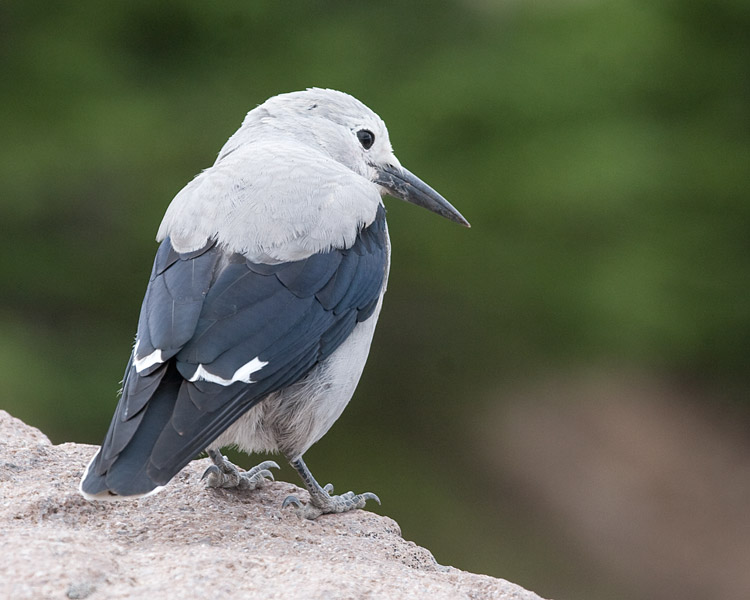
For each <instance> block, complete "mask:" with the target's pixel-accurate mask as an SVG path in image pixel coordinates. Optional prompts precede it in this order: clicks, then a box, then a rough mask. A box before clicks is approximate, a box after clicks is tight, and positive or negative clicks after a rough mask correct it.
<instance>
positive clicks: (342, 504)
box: [281, 456, 380, 519]
mask: <svg viewBox="0 0 750 600" xmlns="http://www.w3.org/2000/svg"><path fill="white" fill-rule="evenodd" d="M289 463H290V464H291V465H292V466H293V467H294V468H295V469H296V470H297V473H299V474H300V477H302V481H304V482H305V487H306V488H307V491H308V492H310V502H308V503H307V504H302V502H300V500H299V498H297V497H296V496H287V497H286V498H285V499H284V502H283V504H282V505H281V507H282V508H286V507H287V506H289V505H290V504H293V505H294V507H295V510H296V512H297V516H298V517H304V518H305V519H317V518H318V517H319V516H320V515H323V514H327V513H341V512H347V511H349V510H354V509H355V508H364V507H365V503H366V502H367V501H368V500H375V502H377V503H378V504H380V498H378V497H377V496H376V495H375V494H373V493H372V492H365V493H364V494H355V493H354V492H347V493H346V494H341V495H340V496H331V492H333V485H332V484H330V483H329V484H327V485H326V486H325V487H321V486H320V484H319V483H318V482H317V481H315V477H313V475H312V473H310V469H308V468H307V465H306V464H305V461H304V460H302V457H301V456H300V457H298V458H295V459H294V460H290V461H289Z"/></svg>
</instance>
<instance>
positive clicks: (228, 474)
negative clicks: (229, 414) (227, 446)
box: [201, 450, 279, 490]
mask: <svg viewBox="0 0 750 600" xmlns="http://www.w3.org/2000/svg"><path fill="white" fill-rule="evenodd" d="M207 452H208V456H209V458H210V459H211V460H212V461H213V463H214V464H212V465H211V466H210V467H208V469H206V471H205V472H204V473H203V477H201V479H205V480H206V484H207V485H208V487H212V488H236V489H238V490H254V489H255V488H259V487H263V485H264V484H265V483H266V481H267V480H268V479H270V480H271V481H273V474H272V473H271V471H269V469H271V468H274V469H278V468H279V465H277V464H276V463H275V462H274V461H272V460H267V461H264V462H262V463H260V464H259V465H256V466H255V467H253V468H252V469H250V470H249V471H240V470H239V469H238V468H237V467H235V466H234V465H233V464H232V463H230V462H229V460H228V459H227V457H226V456H223V455H222V454H221V452H219V451H218V450H208V451H207Z"/></svg>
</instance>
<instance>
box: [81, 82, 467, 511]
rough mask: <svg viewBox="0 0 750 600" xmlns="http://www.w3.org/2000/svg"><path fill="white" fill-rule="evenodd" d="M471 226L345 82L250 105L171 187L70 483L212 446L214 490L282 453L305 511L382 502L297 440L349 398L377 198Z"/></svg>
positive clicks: (379, 231)
mask: <svg viewBox="0 0 750 600" xmlns="http://www.w3.org/2000/svg"><path fill="white" fill-rule="evenodd" d="M386 195H390V196H393V197H395V198H398V199H401V200H405V201H406V202H409V203H412V204H415V205H417V206H421V207H423V208H426V209H428V210H430V211H433V212H435V213H437V214H439V215H441V216H443V217H445V218H447V219H449V220H451V221H454V222H456V223H458V224H460V225H463V226H465V227H469V226H470V225H469V223H468V221H467V220H466V219H465V218H464V217H463V216H462V215H461V214H460V213H459V212H458V210H456V209H455V208H454V207H453V206H452V205H451V204H450V203H449V202H448V201H447V200H446V199H445V198H443V196H441V195H440V194H439V193H438V192H436V191H435V190H434V189H433V188H431V187H430V186H429V185H427V184H426V183H424V182H423V181H422V180H421V179H419V178H418V177H417V176H416V175H414V174H413V173H411V172H410V171H409V170H407V169H406V168H404V167H403V166H402V165H401V163H400V162H399V161H398V159H397V158H396V156H395V155H394V153H393V149H392V147H391V143H390V140H389V136H388V130H387V129H386V126H385V123H384V122H383V121H382V119H381V118H380V117H378V115H377V114H375V113H374V112H373V111H372V110H370V109H369V108H368V107H367V106H365V105H364V104H363V103H361V102H360V101H359V100H357V99H355V98H354V97H353V96H351V95H349V94H346V93H344V92H340V91H336V90H331V89H322V88H308V89H306V90H303V91H297V92H290V93H283V94H279V95H276V96H273V97H271V98H269V99H268V100H266V101H265V102H264V103H262V104H260V105H258V106H257V107H255V108H254V109H252V110H250V111H249V112H248V113H247V115H246V116H245V118H244V120H243V121H242V124H241V126H240V127H239V129H238V130H237V131H236V132H235V133H234V134H233V135H232V136H231V137H230V138H229V139H228V141H227V142H226V143H225V144H224V146H223V147H222V148H221V150H220V152H219V154H218V156H217V158H216V161H215V162H214V164H213V165H212V166H210V167H209V168H207V169H205V170H203V171H202V172H201V173H199V174H198V175H197V176H196V177H195V178H194V179H193V180H192V181H191V182H190V183H188V184H187V185H186V186H185V187H184V188H182V190H181V191H179V192H178V193H177V195H176V196H175V197H174V199H173V200H172V201H171V203H170V204H169V206H168V207H167V210H166V213H165V215H164V218H163V220H162V222H161V225H160V227H159V229H158V233H157V236H156V240H157V242H159V247H158V250H157V251H156V256H155V259H154V264H153V269H152V271H151V276H150V278H149V282H148V285H147V288H146V292H145V297H144V300H143V303H142V306H141V311H140V316H139V319H138V326H137V333H136V337H135V342H134V344H133V347H132V351H131V353H130V358H129V361H128V363H127V366H126V369H125V374H124V377H123V380H122V387H121V390H120V392H119V400H118V403H117V407H116V409H115V412H114V415H113V417H112V421H111V424H110V426H109V429H108V431H107V433H106V436H105V438H104V441H103V443H102V445H101V447H100V448H99V450H98V451H97V452H96V454H95V455H94V457H93V458H92V459H91V462H90V463H89V464H88V466H87V467H86V469H85V472H84V474H83V477H82V479H81V482H80V485H79V491H80V493H81V494H82V495H83V496H84V497H85V498H86V499H88V500H93V501H95V500H117V499H127V498H133V497H142V496H147V495H150V494H153V493H154V492H157V491H159V490H160V489H162V488H163V487H164V486H165V485H166V484H167V483H168V482H169V481H170V480H171V479H172V478H173V477H174V476H175V475H176V474H177V473H178V472H180V471H181V470H182V469H183V468H184V467H185V466H186V465H187V464H188V463H189V462H190V461H191V460H192V459H194V458H195V457H197V456H198V455H200V454H201V453H203V452H206V453H207V454H208V456H209V458H210V459H211V463H212V464H211V466H209V467H208V469H207V470H206V472H205V473H204V476H203V479H205V480H206V484H207V486H208V487H209V488H227V489H239V490H252V489H256V488H259V487H262V486H263V485H265V484H266V483H267V482H269V481H271V480H273V475H272V473H271V471H270V469H272V468H279V467H278V464H277V463H276V462H275V461H273V460H266V461H263V462H261V463H260V464H259V465H257V466H256V467H253V468H251V469H249V470H247V471H243V470H240V469H239V468H238V467H236V466H235V465H233V464H232V463H231V462H230V461H229V460H228V459H227V457H226V456H224V455H223V454H222V453H221V450H222V448H224V447H230V446H231V447H236V448H238V449H239V450H241V451H243V452H246V453H248V454H250V453H280V454H281V455H282V456H283V457H284V458H285V459H286V460H287V461H288V462H289V463H290V464H291V465H292V467H294V469H295V470H296V471H297V472H298V473H299V475H300V477H301V479H302V481H303V482H304V484H305V487H306V488H307V491H308V492H309V501H308V502H302V501H300V499H299V498H298V497H297V496H294V495H292V496H288V497H287V498H285V500H284V501H283V504H282V506H283V507H284V508H286V507H289V506H291V507H292V509H293V510H295V511H297V514H298V516H300V517H301V518H306V519H315V518H317V517H318V516H320V515H322V514H327V513H342V512H346V511H349V510H353V509H358V508H364V506H365V504H366V502H367V501H368V500H373V501H376V502H378V503H380V499H379V498H378V497H377V495H376V494H374V493H372V492H364V493H358V494H355V493H354V492H352V491H350V492H347V493H345V494H341V495H335V494H333V486H332V485H331V484H327V485H325V486H321V485H320V484H319V483H318V482H317V481H316V480H315V478H314V477H313V475H312V473H311V471H310V469H309V468H308V467H307V465H306V464H305V461H304V460H303V455H304V453H305V452H306V451H307V450H308V449H309V448H310V447H311V446H312V445H313V444H314V443H315V442H317V441H318V440H319V439H320V438H321V437H322V436H323V435H324V434H325V433H326V432H327V431H328V430H329V428H330V427H331V426H332V425H333V423H334V422H335V421H336V420H337V419H338V417H339V416H340V415H341V413H342V411H343V410H344V408H345V407H346V405H347V404H348V403H349V401H350V399H351V398H352V396H353V394H354V391H355V388H356V387H357V384H358V382H359V379H360V375H361V374H362V371H363V369H364V366H365V362H366V360H367V356H368V354H369V351H370V344H371V341H372V337H373V332H374V330H375V325H376V322H377V320H378V315H379V314H380V310H381V306H382V302H383V295H384V293H385V290H386V285H387V281H388V274H389V270H390V255H391V246H390V240H389V236H388V227H387V224H386V213H385V206H384V203H383V197H384V196H386Z"/></svg>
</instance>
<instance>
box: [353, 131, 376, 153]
mask: <svg viewBox="0 0 750 600" xmlns="http://www.w3.org/2000/svg"><path fill="white" fill-rule="evenodd" d="M357 139H358V140H359V143H360V144H362V147H363V148H364V149H365V150H369V149H370V148H371V147H372V145H373V144H374V143H375V134H374V133H373V132H372V131H370V130H368V129H360V130H359V131H358V132H357Z"/></svg>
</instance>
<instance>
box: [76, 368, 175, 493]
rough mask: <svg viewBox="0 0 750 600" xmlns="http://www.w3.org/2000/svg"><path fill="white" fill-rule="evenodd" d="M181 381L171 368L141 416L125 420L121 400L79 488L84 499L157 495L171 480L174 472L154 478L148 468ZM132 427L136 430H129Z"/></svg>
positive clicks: (171, 410) (168, 418)
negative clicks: (119, 441)
mask: <svg viewBox="0 0 750 600" xmlns="http://www.w3.org/2000/svg"><path fill="white" fill-rule="evenodd" d="M180 382H181V378H180V376H179V374H178V373H177V370H176V369H175V368H174V366H173V365H169V368H168V369H167V372H166V374H165V375H164V377H163V379H162V380H161V382H160V384H159V385H158V388H157V389H156V390H155V391H154V392H153V395H152V396H151V397H150V398H149V400H148V402H147V403H146V406H145V407H144V408H143V409H142V410H143V411H144V413H143V414H142V415H133V416H131V417H130V418H125V417H124V415H123V413H124V412H125V408H124V400H123V399H121V400H120V404H119V405H118V407H117V410H116V411H115V414H114V416H113V417H112V424H111V425H110V427H109V431H108V432H107V436H106V437H105V439H104V442H103V443H102V446H101V448H100V449H99V451H98V452H97V453H96V455H95V456H94V458H92V459H91V462H90V463H89V464H88V466H87V467H86V471H85V472H84V474H83V477H82V478H81V483H80V485H79V486H78V489H79V491H80V492H81V494H82V495H83V496H84V497H85V498H87V499H88V500H117V499H119V498H122V497H131V498H137V497H141V496H147V495H149V494H153V493H155V492H158V491H159V490H160V489H161V488H162V487H163V486H164V485H165V484H166V483H167V482H168V481H169V479H171V477H172V476H173V475H174V473H172V474H170V476H169V477H166V478H163V477H158V478H155V477H154V476H153V474H152V473H153V469H148V466H149V462H150V459H151V454H152V450H153V448H154V444H155V443H156V440H157V438H158V437H159V435H160V434H161V432H162V431H163V430H164V428H165V427H166V425H167V423H168V422H169V420H170V418H171V416H172V412H173V410H174V406H175V402H176V400H177V394H178V391H179V386H180ZM131 427H133V428H134V429H135V431H127V430H128V429H129V428H131ZM123 430H125V431H123ZM122 436H124V437H125V438H127V442H126V444H125V446H124V448H120V446H121V445H122V444H119V443H118V437H122ZM178 470H179V469H178ZM149 471H151V473H150V472H149ZM175 472H176V471H175ZM157 479H158V480H157Z"/></svg>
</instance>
